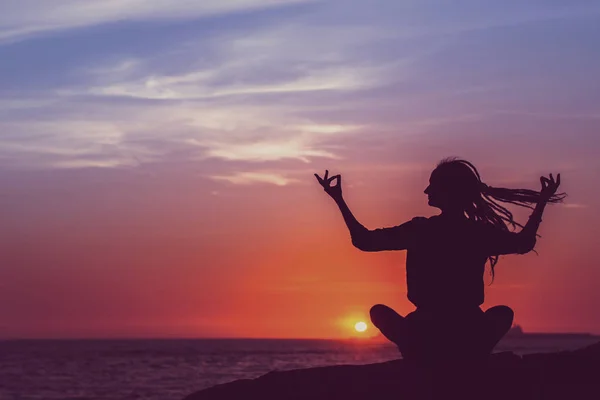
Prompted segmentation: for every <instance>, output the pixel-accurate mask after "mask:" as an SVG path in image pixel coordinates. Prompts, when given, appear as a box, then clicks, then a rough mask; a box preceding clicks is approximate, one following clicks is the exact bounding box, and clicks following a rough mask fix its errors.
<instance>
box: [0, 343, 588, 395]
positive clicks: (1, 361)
mask: <svg viewBox="0 0 600 400" xmlns="http://www.w3.org/2000/svg"><path fill="white" fill-rule="evenodd" d="M598 340H600V339H599V338H597V337H596V338H594V337H588V338H586V337H575V338H573V337H541V338H540V337H534V338H526V337H521V338H508V339H504V340H503V341H502V342H501V343H500V344H499V345H498V347H497V349H496V351H514V352H515V353H518V354H526V353H532V352H547V351H558V350H571V349H575V348H579V347H584V346H587V345H589V344H592V343H595V342H597V341H598ZM397 358H400V356H399V353H398V351H397V349H396V348H395V347H394V346H393V345H391V344H388V343H381V342H374V341H334V340H268V339H264V340H253V339H252V340H251V339H248V340H246V339H244V340H241V339H198V340H171V339H168V340H22V341H0V400H42V399H43V400H181V399H183V398H184V397H185V396H187V395H189V394H191V393H193V392H195V391H198V390H200V389H203V388H207V387H210V386H213V385H216V384H219V383H225V382H229V381H233V380H236V379H241V378H255V377H258V376H260V375H263V374H265V373H267V372H269V371H273V370H288V369H297V368H308V367H316V366H325V365H339V364H369V363H376V362H383V361H389V360H394V359H397Z"/></svg>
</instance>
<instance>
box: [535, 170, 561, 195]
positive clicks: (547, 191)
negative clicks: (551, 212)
mask: <svg viewBox="0 0 600 400" xmlns="http://www.w3.org/2000/svg"><path fill="white" fill-rule="evenodd" d="M540 182H541V183H542V190H540V199H541V201H548V200H550V198H551V197H552V196H554V194H555V193H556V191H557V190H558V187H559V186H560V174H558V175H556V180H554V177H553V176H552V174H550V179H548V178H546V177H545V176H541V177H540Z"/></svg>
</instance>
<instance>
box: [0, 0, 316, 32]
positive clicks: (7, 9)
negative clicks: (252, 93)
mask: <svg viewBox="0 0 600 400" xmlns="http://www.w3.org/2000/svg"><path fill="white" fill-rule="evenodd" d="M309 1H314V0H234V1H231V0H230V1H220V0H202V1H177V2H172V1H169V0H86V1H78V0H53V1H51V2H49V1H44V0H7V1H5V2H4V3H3V5H2V13H1V14H0V41H1V40H12V41H14V40H19V39H23V38H25V37H28V36H30V35H32V34H39V33H41V32H47V31H55V30H65V29H70V28H79V27H85V26H91V25H98V24H103V23H108V22H115V21H126V20H130V21H135V20H169V19H194V18H199V17H205V16H214V15H219V14H225V13H233V12H240V11H245V10H253V9H257V8H267V7H274V6H283V5H290V4H295V3H302V2H309Z"/></svg>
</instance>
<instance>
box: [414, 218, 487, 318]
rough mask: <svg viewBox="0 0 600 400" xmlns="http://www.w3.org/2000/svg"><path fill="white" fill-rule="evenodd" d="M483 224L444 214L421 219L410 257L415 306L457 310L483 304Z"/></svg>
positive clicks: (484, 258) (484, 261) (484, 260)
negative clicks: (481, 228)
mask: <svg viewBox="0 0 600 400" xmlns="http://www.w3.org/2000/svg"><path fill="white" fill-rule="evenodd" d="M479 226H480V225H479V224H478V223H476V222H474V221H471V220H468V219H466V218H465V219H454V220H451V219H447V218H445V217H443V216H435V217H431V218H427V219H423V220H422V221H421V223H420V226H419V229H418V230H417V233H416V237H415V238H414V240H413V241H411V242H412V243H411V245H410V247H409V248H408V249H407V250H408V252H407V258H406V279H407V288H408V299H409V300H410V301H411V302H412V303H413V304H414V305H415V306H417V307H421V308H427V309H434V310H435V309H454V310H456V308H458V309H466V308H474V307H478V306H479V305H481V304H482V303H483V300H484V290H483V289H484V282H483V275H484V272H485V263H486V260H487V257H488V256H487V255H486V254H485V253H484V252H483V251H482V247H483V246H481V240H482V238H481V234H480V232H481V231H480V230H479V229H478V228H479ZM456 311H458V310H456Z"/></svg>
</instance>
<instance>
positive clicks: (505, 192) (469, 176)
mask: <svg viewBox="0 0 600 400" xmlns="http://www.w3.org/2000/svg"><path fill="white" fill-rule="evenodd" d="M448 168H450V169H452V170H454V172H455V173H453V174H452V176H453V180H458V181H457V182H453V183H457V184H458V186H459V190H462V191H464V192H465V193H463V195H464V199H465V200H466V201H465V202H464V204H465V210H464V211H465V214H466V215H467V217H468V218H469V219H471V220H474V221H478V222H481V223H485V224H489V225H493V226H494V227H495V228H497V229H501V230H503V231H509V228H508V226H507V225H510V226H511V227H512V228H513V229H516V227H517V226H518V227H521V228H523V225H521V224H519V223H518V222H517V221H515V219H514V217H513V214H512V212H511V211H510V210H509V209H508V208H506V207H505V206H503V205H502V204H500V203H507V204H513V205H516V206H521V207H526V208H529V209H534V208H535V205H537V203H538V202H539V201H540V198H541V193H540V192H538V191H535V190H530V189H507V188H500V187H492V186H489V185H486V184H485V183H483V181H482V180H481V176H480V175H479V172H478V171H477V168H475V166H474V165H473V164H471V163H470V162H468V161H466V160H462V159H459V158H455V157H451V158H446V159H444V160H442V161H441V162H440V163H439V164H438V165H437V167H436V170H439V169H446V170H447V169H448ZM566 196H567V195H566V193H556V194H554V195H553V196H552V197H550V199H548V202H549V203H560V202H562V201H563V199H564V198H565V197H566ZM538 236H539V235H538ZM488 259H489V261H490V266H491V271H490V273H491V275H492V282H493V280H494V267H495V266H496V263H498V255H493V256H490V257H488Z"/></svg>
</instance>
